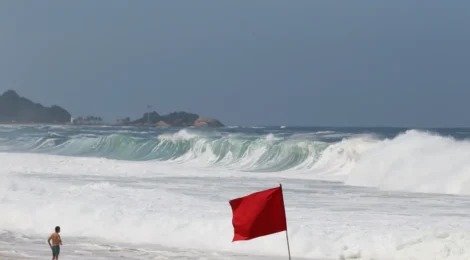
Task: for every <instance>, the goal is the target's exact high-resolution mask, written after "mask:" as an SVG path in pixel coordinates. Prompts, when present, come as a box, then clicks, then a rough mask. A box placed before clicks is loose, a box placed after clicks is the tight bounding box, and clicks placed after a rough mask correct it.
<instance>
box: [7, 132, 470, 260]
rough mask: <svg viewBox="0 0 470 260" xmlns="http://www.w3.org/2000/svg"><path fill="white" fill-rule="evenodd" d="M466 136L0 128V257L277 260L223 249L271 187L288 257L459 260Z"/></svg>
mask: <svg viewBox="0 0 470 260" xmlns="http://www.w3.org/2000/svg"><path fill="white" fill-rule="evenodd" d="M468 137H470V129H399V128H294V127H227V128H222V129H195V128H188V129H173V128H137V127H76V126H2V127H0V259H46V258H47V257H51V251H50V249H49V248H48V246H47V242H46V239H47V237H48V235H49V234H50V233H52V232H53V228H54V227H55V226H56V225H60V226H61V227H62V233H61V234H62V238H63V241H64V245H63V247H62V249H61V257H60V259H180V260H185V259H201V260H202V259H208V260H212V259H214V260H215V259H226V260H232V259H233V260H235V259H245V260H248V259H250V260H262V259H288V254H287V253H288V252H287V245H286V236H285V233H284V232H283V233H278V234H274V235H270V236H266V237H261V238H257V239H254V240H251V241H241V242H235V243H232V242H231V239H232V236H233V228H232V224H231V209H230V206H229V203H228V201H229V200H230V199H233V198H236V197H240V196H244V195H247V194H249V193H252V192H256V191H259V190H262V189H267V188H272V187H275V186H278V185H279V184H280V183H281V184H282V185H283V188H284V196H285V205H286V214H287V222H288V223H287V224H288V235H289V241H290V250H291V255H292V259H327V260H331V259H380V260H388V259H426V260H431V259H470V197H469V196H468V195H469V194H470V142H469V141H468V140H467V138H468Z"/></svg>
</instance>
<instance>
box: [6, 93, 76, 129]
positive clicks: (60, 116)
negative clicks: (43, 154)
mask: <svg viewBox="0 0 470 260" xmlns="http://www.w3.org/2000/svg"><path fill="white" fill-rule="evenodd" d="M70 118H71V115H70V113H69V112H68V111H67V110H65V109H63V108H62V107H59V106H55V105H54V106H51V107H44V106H43V105H41V104H38V103H34V102H32V101H31V100H29V99H27V98H24V97H20V96H19V95H18V94H17V93H16V92H15V91H13V90H8V91H6V92H5V93H3V95H1V96H0V123H7V124H11V123H23V124H31V123H39V124H54V123H59V124H63V123H70Z"/></svg>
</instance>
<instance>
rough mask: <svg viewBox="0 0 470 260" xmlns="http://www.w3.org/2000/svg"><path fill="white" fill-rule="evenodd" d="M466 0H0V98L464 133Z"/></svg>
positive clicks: (469, 87)
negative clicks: (12, 93)
mask: <svg viewBox="0 0 470 260" xmlns="http://www.w3.org/2000/svg"><path fill="white" fill-rule="evenodd" d="M469 10H470V1H468V0H467V1H458V0H455V1H430V0H428V1H408V0H406V1H397V0H393V1H372V0H371V1H330V0H323V1H321V0H305V1H301V0H284V1H275V0H265V1H257V0H249V1H248V0H242V1H235V0H232V1H220V0H218V1H217V0H214V1H202V0H198V1H190V0H188V1H175V0H168V1H157V0H149V1H144V0H139V1H131V0H126V1H119V0H99V1H97V0H88V1H87V0H80V1H72V0H69V1H65V0H57V1H20V0H9V1H7V0H5V1H1V2H0V90H1V91H2V92H3V91H4V90H7V89H14V90H16V91H18V93H19V94H20V95H22V96H26V97H28V98H30V99H32V100H34V101H37V102H41V103H43V104H44V105H48V106H49V105H52V104H58V105H61V106H63V107H65V108H66V109H67V110H69V111H70V112H71V113H72V114H73V116H78V115H88V114H92V115H97V116H102V117H105V118H106V119H107V120H110V121H113V122H114V120H115V119H116V118H117V117H120V116H131V117H133V118H136V117H138V116H140V115H141V114H142V113H143V112H145V110H146V105H147V104H151V105H153V107H154V109H155V110H157V111H158V112H160V113H166V112H171V111H176V110H178V111H179V110H185V111H191V112H195V113H198V114H200V115H203V116H208V117H216V118H218V119H220V120H221V121H222V122H223V123H226V124H229V125H334V126H338V125H342V126H346V125H354V126H374V125H387V126H391V125H392V126H470V115H469V111H470V11H469Z"/></svg>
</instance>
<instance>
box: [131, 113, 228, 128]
mask: <svg viewBox="0 0 470 260" xmlns="http://www.w3.org/2000/svg"><path fill="white" fill-rule="evenodd" d="M130 125H154V126H173V127H190V126H198V127H223V126H224V125H223V124H222V123H221V122H220V121H219V120H217V119H210V118H201V117H200V116H199V115H197V114H193V113H188V112H183V111H180V112H173V113H170V114H168V115H160V114H158V113H157V112H155V111H154V112H150V113H145V114H144V115H143V116H142V117H141V118H139V119H137V120H135V121H133V122H131V123H130Z"/></svg>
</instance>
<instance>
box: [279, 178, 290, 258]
mask: <svg viewBox="0 0 470 260" xmlns="http://www.w3.org/2000/svg"><path fill="white" fill-rule="evenodd" d="M279 187H281V191H282V184H279ZM282 204H283V205H284V192H282ZM284 212H286V206H285V205H284ZM285 220H286V241H287V252H288V253H289V260H291V258H290V246H289V234H288V232H287V216H286V217H285Z"/></svg>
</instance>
